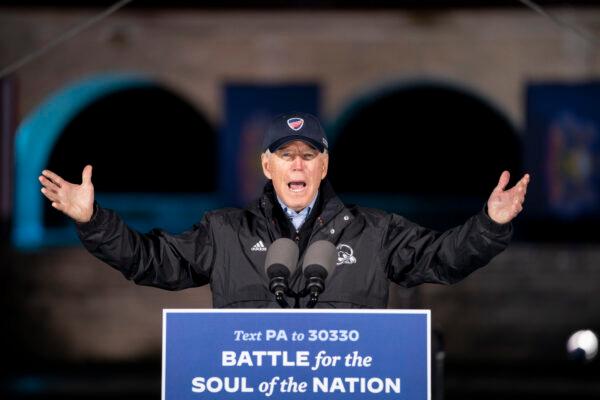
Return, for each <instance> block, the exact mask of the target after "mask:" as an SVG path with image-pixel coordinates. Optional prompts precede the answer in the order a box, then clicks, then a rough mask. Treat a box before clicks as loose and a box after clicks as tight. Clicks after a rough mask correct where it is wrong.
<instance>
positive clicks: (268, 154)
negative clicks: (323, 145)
mask: <svg viewBox="0 0 600 400" xmlns="http://www.w3.org/2000/svg"><path fill="white" fill-rule="evenodd" d="M263 154H264V155H266V156H267V157H268V156H270V155H271V154H273V153H271V150H269V149H266V150H265V152H264V153H263ZM322 154H329V151H328V150H327V149H323V153H322Z"/></svg>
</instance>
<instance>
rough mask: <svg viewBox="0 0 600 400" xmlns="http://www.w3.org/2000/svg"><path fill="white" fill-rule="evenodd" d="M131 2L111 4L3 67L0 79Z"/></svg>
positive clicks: (126, 0)
mask: <svg viewBox="0 0 600 400" xmlns="http://www.w3.org/2000/svg"><path fill="white" fill-rule="evenodd" d="M132 1H133V0H121V1H118V2H117V3H115V4H113V5H112V6H110V7H109V8H107V9H106V10H104V11H103V12H101V13H100V14H97V15H95V16H94V17H92V18H90V19H89V20H87V21H85V22H84V23H82V24H79V25H75V26H74V27H73V28H71V29H69V30H68V31H66V32H65V33H63V34H62V35H60V36H58V37H57V38H55V39H54V40H52V41H50V42H49V43H48V44H46V45H45V46H42V47H40V48H39V49H37V50H35V51H33V52H31V53H29V54H27V55H25V56H24V57H21V58H20V59H19V60H17V61H15V62H13V63H11V64H9V65H8V66H6V67H4V68H3V69H2V70H1V71H0V79H2V78H4V77H5V76H7V75H9V74H12V73H13V72H15V71H16V70H18V69H19V68H21V67H23V66H24V65H26V64H29V63H30V62H31V61H33V60H35V59H36V58H38V57H40V56H42V55H44V54H46V53H47V52H48V51H50V50H52V49H53V48H55V47H57V46H59V45H60V44H62V43H64V42H66V41H67V40H69V39H72V38H74V37H75V36H77V35H79V34H80V33H81V32H83V31H84V30H86V29H88V28H90V27H91V26H93V25H95V24H97V23H99V22H100V21H102V20H103V19H105V18H107V17H108V16H109V15H111V14H113V13H115V12H117V11H118V10H120V9H121V8H123V7H125V6H126V5H127V4H129V3H131V2H132Z"/></svg>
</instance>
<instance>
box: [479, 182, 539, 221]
mask: <svg viewBox="0 0 600 400" xmlns="http://www.w3.org/2000/svg"><path fill="white" fill-rule="evenodd" d="M509 180H510V173H509V172H508V171H504V172H502V175H500V180H499V181H498V185H497V186H496V187H495V188H494V190H493V191H492V194H491V195H490V198H489V199H488V202H487V210H488V215H489V216H490V218H491V219H493V220H494V221H496V222H497V223H499V224H505V223H507V222H510V221H512V220H513V219H514V218H515V217H516V216H517V214H519V213H520V212H521V211H522V210H523V202H524V201H525V193H527V184H528V183H529V174H525V175H523V177H522V178H521V180H520V181H519V182H517V184H516V185H515V186H513V187H512V188H510V189H508V190H505V188H506V185H508V181H509Z"/></svg>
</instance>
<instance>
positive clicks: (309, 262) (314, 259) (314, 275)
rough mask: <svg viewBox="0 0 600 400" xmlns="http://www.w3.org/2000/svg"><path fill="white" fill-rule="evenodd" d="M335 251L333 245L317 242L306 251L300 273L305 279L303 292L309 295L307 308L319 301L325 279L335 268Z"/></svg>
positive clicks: (325, 241) (324, 241)
mask: <svg viewBox="0 0 600 400" xmlns="http://www.w3.org/2000/svg"><path fill="white" fill-rule="evenodd" d="M336 261H337V250H336V249H335V246H334V245H333V243H331V242H328V241H327V240H318V241H316V242H314V243H313V244H311V245H310V246H309V247H308V249H307V250H306V255H305V256H304V261H303V262H302V271H303V272H304V277H305V278H306V279H307V282H306V289H305V291H306V292H308V294H310V300H309V301H308V304H307V305H306V307H307V308H313V307H314V306H315V304H317V301H318V300H319V295H320V294H321V293H323V291H324V290H325V279H326V278H327V275H329V273H330V272H331V271H333V269H334V268H335V263H336Z"/></svg>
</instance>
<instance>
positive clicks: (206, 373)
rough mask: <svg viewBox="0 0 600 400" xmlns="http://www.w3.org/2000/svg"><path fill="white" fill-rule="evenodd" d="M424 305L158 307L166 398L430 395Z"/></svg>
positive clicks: (425, 398)
mask: <svg viewBox="0 0 600 400" xmlns="http://www.w3.org/2000/svg"><path fill="white" fill-rule="evenodd" d="M430 341H431V322H430V311H429V310H319V309H314V310H284V309H281V310H264V309H260V310H259V309H247V310H213V309H210V310H209V309H193V310H188V309H184V310H177V309H169V310H163V349H162V350H163V354H162V399H163V400H184V399H215V400H216V399H219V400H222V399H232V400H233V399H235V400H245V399H247V400H254V399H311V400H317V399H327V400H335V399H407V400H408V399H410V400H430V399H431V366H430V360H431V357H430V354H431V346H430Z"/></svg>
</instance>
